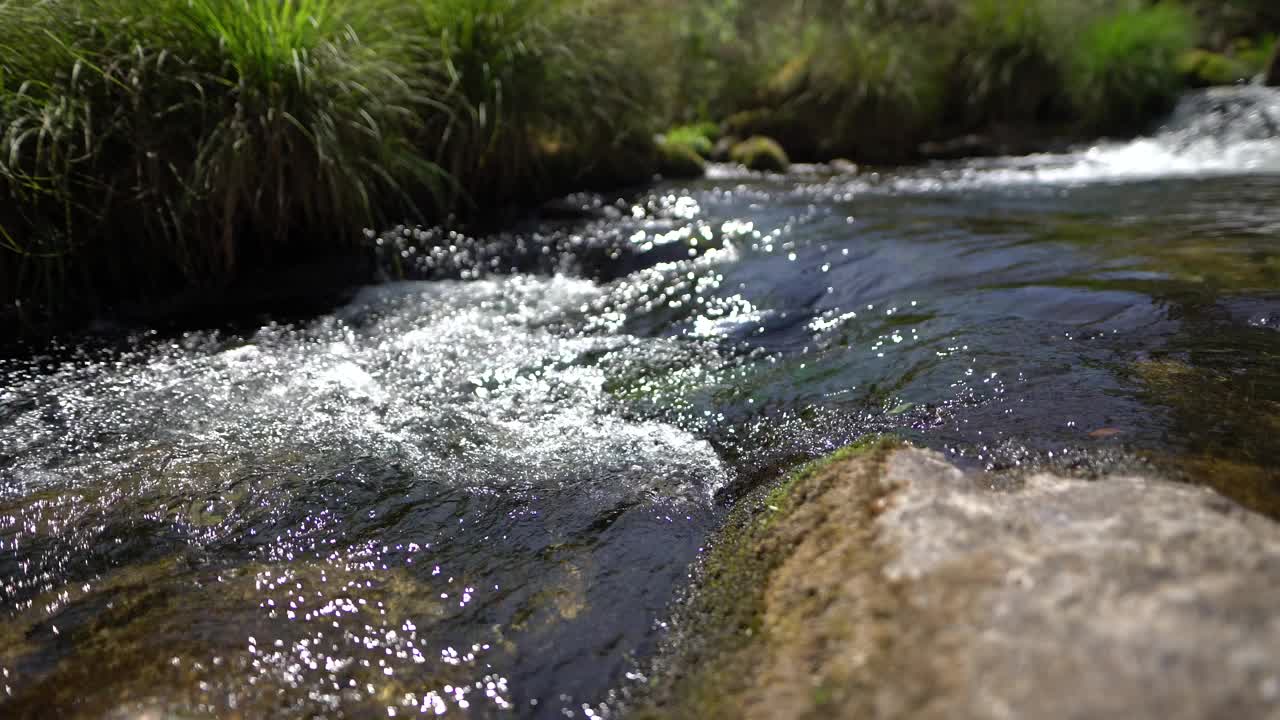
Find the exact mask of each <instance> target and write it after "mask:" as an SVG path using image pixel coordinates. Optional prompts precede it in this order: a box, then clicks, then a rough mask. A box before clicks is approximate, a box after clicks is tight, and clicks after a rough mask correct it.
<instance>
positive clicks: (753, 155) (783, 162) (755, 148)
mask: <svg viewBox="0 0 1280 720" xmlns="http://www.w3.org/2000/svg"><path fill="white" fill-rule="evenodd" d="M729 159H730V160H732V161H733V162H736V163H738V164H740V165H745V166H746V167H747V168H748V169H749V170H759V171H762V172H786V171H787V168H789V167H791V160H790V159H789V158H788V157H787V153H786V151H784V150H783V149H782V146H781V145H779V144H778V143H777V141H776V140H773V139H772V138H767V137H764V136H763V135H757V136H755V137H752V138H748V139H747V140H743V141H742V142H740V143H738V144H737V145H735V146H733V149H732V150H730V151H729Z"/></svg>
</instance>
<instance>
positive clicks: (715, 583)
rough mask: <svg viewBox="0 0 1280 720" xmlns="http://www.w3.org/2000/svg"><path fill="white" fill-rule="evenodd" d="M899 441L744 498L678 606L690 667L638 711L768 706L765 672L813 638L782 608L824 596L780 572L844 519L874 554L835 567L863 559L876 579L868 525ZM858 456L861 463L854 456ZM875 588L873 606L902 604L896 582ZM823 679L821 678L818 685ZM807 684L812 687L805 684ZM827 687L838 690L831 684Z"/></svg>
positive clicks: (659, 713) (709, 713) (704, 714)
mask: <svg viewBox="0 0 1280 720" xmlns="http://www.w3.org/2000/svg"><path fill="white" fill-rule="evenodd" d="M898 446H899V444H898V443H897V442H896V441H894V440H885V439H873V440H869V441H866V442H862V443H858V444H855V445H851V446H849V447H847V448H844V449H842V450H840V451H838V452H836V453H834V454H832V455H830V456H828V457H825V458H822V459H820V460H816V461H814V462H812V463H809V464H808V465H805V466H804V467H802V468H800V469H799V470H797V471H795V472H794V473H792V474H791V475H790V476H788V477H787V478H786V479H785V480H784V481H782V482H781V483H780V484H778V485H776V486H773V487H764V488H760V489H758V490H757V491H756V492H754V493H753V494H751V495H750V496H748V497H747V498H744V499H743V500H741V501H739V502H738V504H737V505H736V506H735V508H734V510H733V512H732V513H731V514H730V516H729V519H728V520H727V522H726V524H725V527H724V529H723V530H722V532H721V534H720V535H719V537H718V538H717V540H716V542H715V544H714V546H713V547H712V549H711V551H710V553H709V554H708V555H707V557H706V559H705V561H704V563H703V564H702V565H701V566H700V568H699V569H698V572H697V575H698V578H697V588H698V590H697V593H696V594H695V595H694V596H692V597H691V598H690V600H689V601H688V603H687V605H686V606H685V607H683V608H681V609H680V610H679V611H678V612H677V616H678V619H677V620H678V624H677V627H678V632H679V634H680V638H679V642H678V645H679V647H678V650H677V651H676V652H675V653H674V654H673V655H672V657H670V658H668V661H669V662H670V667H671V668H672V669H689V670H690V671H689V672H687V673H677V672H672V673H670V674H669V675H665V676H661V677H659V679H658V680H657V681H656V682H655V684H654V686H653V691H654V693H653V700H652V702H651V703H650V704H649V705H648V706H647V707H645V708H642V709H639V710H638V711H637V712H636V716H637V717H639V718H644V719H645V720H649V719H651V718H652V719H655V720H656V718H708V717H746V716H747V715H748V714H749V713H748V709H749V707H751V706H755V707H756V710H759V709H760V707H759V706H758V705H756V703H757V702H758V698H756V697H754V695H755V694H756V693H758V692H759V691H760V690H761V689H762V687H763V686H762V682H763V681H764V678H765V673H767V672H771V671H776V670H778V669H779V668H778V666H779V664H780V663H783V662H786V661H788V658H789V657H790V653H788V652H784V647H783V646H785V645H787V643H789V642H790V641H791V640H794V639H797V638H803V637H810V636H809V635H808V634H804V633H802V634H800V635H788V628H787V625H788V623H789V622H791V621H792V620H789V619H785V618H784V617H783V615H784V614H780V613H779V612H778V610H779V609H780V608H782V607H788V608H789V609H788V612H787V613H785V615H786V617H787V618H792V619H795V618H801V617H804V616H805V615H806V614H807V611H808V610H814V611H820V608H818V607H816V605H815V606H814V607H812V608H807V607H806V608H805V609H804V610H801V609H800V608H798V607H796V606H794V605H793V601H796V602H799V603H801V605H814V604H815V603H820V602H821V600H822V598H821V597H819V596H817V595H812V594H810V593H809V591H808V589H803V588H799V587H791V588H790V589H788V590H784V591H780V590H779V589H778V586H777V584H776V583H775V582H773V580H774V578H775V577H776V575H777V574H778V573H779V571H780V569H781V568H782V567H783V566H784V565H785V564H788V563H796V562H807V560H800V558H802V557H803V556H802V555H801V554H800V550H799V549H798V548H799V546H800V545H801V544H806V543H808V545H807V547H808V548H809V549H817V547H818V545H820V544H823V543H826V542H827V541H828V540H832V539H835V538H825V537H821V536H822V535H823V534H824V533H825V532H829V531H830V530H832V529H833V528H836V527H838V528H840V529H841V534H842V535H843V538H841V539H836V540H837V541H838V542H839V543H840V544H841V545H842V546H847V547H850V548H852V547H854V546H855V545H860V546H863V547H864V549H865V552H858V553H857V554H858V556H859V557H857V558H850V560H852V561H853V562H854V566H847V565H845V564H843V563H841V564H840V566H839V567H838V568H831V569H838V570H839V572H840V573H841V575H842V576H844V575H846V574H849V575H851V574H853V573H854V572H856V571H855V570H854V569H853V568H854V567H857V566H862V567H864V568H865V569H866V570H868V574H867V576H866V577H868V578H870V577H872V576H873V575H875V576H878V573H879V570H880V568H881V566H882V563H883V562H884V561H885V560H886V559H887V558H885V557H882V555H881V552H880V551H878V550H876V549H875V548H873V547H872V546H871V543H870V541H871V537H870V535H865V536H864V533H870V531H871V530H870V529H871V523H870V520H871V518H872V517H874V515H875V514H876V513H877V512H878V511H879V508H880V507H882V505H881V504H880V501H881V499H882V498H883V496H884V490H883V489H882V488H881V487H880V486H879V483H878V475H879V468H880V466H881V464H882V463H883V461H884V460H885V459H886V458H887V457H888V455H889V454H890V452H892V450H894V449H895V448H897V447H898ZM855 459H859V460H860V461H859V462H853V463H850V462H847V461H851V460H855ZM837 515H838V516H840V519H836V518H835V516H837ZM824 528H825V530H824ZM815 543H816V544H815ZM870 571H874V573H872V572H870ZM811 578H812V581H813V582H815V583H828V584H830V585H832V586H834V585H835V584H836V583H837V579H836V578H835V577H828V576H821V575H820V573H816V572H815V573H814V574H813V575H812V576H811ZM867 590H868V591H869V593H870V595H869V596H868V598H867V600H868V603H870V604H873V605H874V604H875V603H877V602H882V603H885V604H886V607H887V606H888V605H891V604H892V603H893V602H895V601H894V600H893V598H892V596H891V595H892V590H891V588H890V587H888V586H884V585H882V586H880V587H879V588H876V587H871V586H868V588H867ZM792 591H794V592H792ZM784 595H785V597H784ZM792 611H796V612H795V613H792ZM797 650H798V648H797ZM821 687H822V686H821V684H816V685H814V687H813V691H814V692H815V693H816V692H818V691H819V690H820V689H821ZM798 690H799V691H800V692H802V693H808V692H809V688H804V687H801V688H798ZM825 692H826V694H827V695H828V696H830V694H831V693H830V690H827V691H825ZM785 715H786V713H785V712H783V713H781V714H780V715H779V716H780V717H781V716H785Z"/></svg>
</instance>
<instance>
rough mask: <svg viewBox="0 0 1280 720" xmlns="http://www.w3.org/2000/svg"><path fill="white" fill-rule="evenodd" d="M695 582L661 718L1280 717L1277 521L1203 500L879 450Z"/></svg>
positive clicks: (821, 482) (797, 496)
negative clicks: (1003, 474)
mask: <svg viewBox="0 0 1280 720" xmlns="http://www.w3.org/2000/svg"><path fill="white" fill-rule="evenodd" d="M700 577H701V580H700V583H701V585H700V588H699V591H698V594H697V595H695V596H694V598H693V600H692V601H691V602H690V604H689V606H688V607H687V608H685V609H684V613H683V615H681V614H680V613H678V614H677V615H678V616H679V617H683V623H682V624H681V625H678V626H677V627H679V628H681V630H680V631H679V632H682V633H683V634H682V635H679V638H680V643H682V645H681V647H680V649H679V650H678V651H677V652H675V654H674V655H673V656H672V657H673V665H672V667H670V668H667V669H666V672H665V676H666V677H668V678H669V679H668V680H667V681H666V682H664V683H659V687H660V688H661V689H660V690H659V691H658V692H657V694H656V699H655V700H654V701H653V705H652V706H651V708H650V710H649V712H650V713H651V714H653V715H654V716H659V715H661V716H677V717H744V718H753V717H758V718H766V717H817V716H819V715H821V716H824V717H830V716H835V717H849V718H855V717H856V718H875V717H883V718H896V717H914V718H997V717H1001V718H1003V717H1034V718H1077V717H1081V718H1083V717H1088V718H1203V717H1259V718H1260V717H1276V716H1277V714H1278V713H1280V615H1277V613H1276V612H1275V608H1276V607H1277V606H1278V604H1280V526H1278V525H1276V524H1275V523H1274V522H1272V521H1270V520H1268V519H1266V518H1264V517H1262V516H1260V515H1256V514H1253V513H1251V512H1248V511H1246V510H1243V509H1241V508H1240V507H1238V506H1236V505H1235V504H1234V503H1232V502H1231V501H1229V500H1227V499H1225V498H1223V497H1221V496H1220V495H1218V494H1216V493H1214V492H1213V491H1211V490H1208V489H1205V488H1200V487H1195V486H1190V485H1180V484H1174V483H1169V482H1165V481H1160V480H1153V479H1149V478H1142V477H1107V478H1103V479H1100V480H1097V481H1085V480H1078V479H1068V478H1063V477H1058V476H1054V475H1049V474H1039V475H1034V476H1032V477H1029V478H1025V479H1023V480H1021V481H1017V482H1014V481H1011V480H1001V481H997V480H996V479H994V478H992V477H989V476H985V475H981V474H975V473H966V472H962V471H960V470H958V469H957V468H955V467H954V466H952V465H950V464H948V463H947V462H946V461H945V460H944V459H943V458H942V457H941V456H940V455H938V454H936V453H931V452H925V451H921V450H916V449H903V448H899V447H895V446H894V445H892V444H886V443H881V444H877V445H873V446H871V447H869V448H864V449H861V450H858V451H845V452H843V453H841V454H840V455H838V456H837V457H835V458H834V459H832V460H829V461H827V462H825V463H820V464H818V465H817V466H815V467H814V468H811V469H809V470H807V471H803V472H801V473H799V474H798V475H797V476H796V477H795V478H794V479H793V480H791V481H790V482H789V483H788V484H787V485H786V486H784V488H783V489H781V490H778V491H774V492H773V493H772V494H771V495H769V496H767V497H763V498H757V499H756V500H754V501H749V502H746V503H744V504H743V505H741V506H740V507H739V509H738V510H736V511H735V515H734V519H733V520H731V522H730V524H729V526H728V530H727V531H726V534H725V535H724V536H723V537H722V539H721V541H720V543H719V544H718V545H717V546H716V547H715V549H714V550H713V551H712V553H711V555H710V556H709V557H708V559H707V562H706V565H705V567H704V568H703V569H702V572H701V576H700ZM682 673H683V674H682ZM660 675H662V673H660ZM672 678H674V679H672ZM644 714H645V713H644V712H641V715H642V716H643V715H644Z"/></svg>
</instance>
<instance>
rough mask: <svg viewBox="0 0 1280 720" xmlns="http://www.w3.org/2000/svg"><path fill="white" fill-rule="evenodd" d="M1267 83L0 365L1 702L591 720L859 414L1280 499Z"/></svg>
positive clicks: (402, 237)
mask: <svg viewBox="0 0 1280 720" xmlns="http://www.w3.org/2000/svg"><path fill="white" fill-rule="evenodd" d="M1277 121H1280V96H1277V95H1276V94H1274V93H1272V92H1271V91H1266V90H1260V89H1253V88H1244V89H1235V90H1226V91H1223V90H1218V91H1211V92H1209V93H1203V94H1200V95H1196V96H1192V97H1189V98H1188V99H1187V100H1186V101H1185V102H1184V104H1183V106H1182V107H1181V108H1180V109H1179V111H1178V112H1177V113H1175V115H1174V117H1173V118H1172V119H1171V120H1170V123H1169V125H1168V126H1167V127H1166V128H1164V129H1163V130H1162V131H1161V132H1159V133H1158V134H1155V135H1153V136H1152V137H1150V138H1146V139H1140V140H1137V141H1135V142H1132V143H1123V144H1111V145H1101V146H1098V147H1095V148H1091V149H1088V150H1086V151H1082V152H1079V153H1075V154H1070V155H1059V156H1034V157H1029V158H1004V159H999V160H993V161H982V162H966V163H953V164H944V165H937V166H931V167H923V168H915V169H910V170H905V171H899V172H884V173H874V172H868V173H864V174H862V175H857V176H837V175H830V174H826V173H824V172H822V171H821V169H820V168H808V169H806V168H800V169H799V171H797V172H794V173H792V174H790V175H788V176H763V175H754V174H748V173H742V172H739V171H735V170H731V169H729V168H724V167H717V168H714V169H713V172H712V173H711V175H710V177H708V178H707V179H705V180H701V181H698V182H694V183H690V184H663V185H660V186H658V187H655V188H653V189H651V190H650V191H648V192H646V193H644V194H641V195H638V196H633V197H626V198H622V199H617V198H614V197H596V196H582V197H578V198H574V201H575V202H579V203H580V204H582V205H583V206H584V207H586V208H588V209H589V210H590V211H591V214H592V216H593V217H592V218H590V219H585V220H577V221H561V222H546V223H543V224H540V225H536V226H531V227H525V228H517V229H515V230H513V231H512V232H510V233H506V234H502V235H498V236H493V237H488V238H482V239H475V238H467V237H463V236H459V235H454V234H449V233H444V232H442V231H438V230H417V229H397V230H396V231H393V232H390V233H387V234H386V235H384V236H382V237H381V238H379V240H378V243H379V246H380V251H381V253H382V255H383V258H384V260H385V261H386V263H387V265H388V266H389V267H392V266H394V268H395V269H396V270H397V271H398V272H401V273H403V274H404V276H407V277H410V278H416V279H414V280H409V281H403V282H394V283H387V284H383V285H379V286H376V287H370V288H366V289H364V290H362V291H360V292H359V293H358V294H357V295H356V297H355V298H354V299H353V300H351V302H349V303H348V304H346V305H344V306H343V307H340V308H338V309H336V310H335V311H333V312H332V313H330V314H327V315H324V316H322V317H317V318H311V319H306V320H294V321H289V322H285V321H280V322H275V323H266V324H263V325H262V326H261V327H257V328H250V329H244V328H240V329H234V330H227V329H221V330H206V331H192V332H186V333H184V334H181V335H171V334H170V335H165V334H156V333H150V334H146V333H144V334H140V335H136V336H132V337H129V338H126V339H123V340H121V339H116V340H113V341H111V342H102V341H98V340H90V339H85V340H83V341H81V342H79V343H77V344H72V345H69V346H60V347H55V348H51V349H50V350H49V351H48V352H47V353H42V354H36V355H29V356H27V357H24V358H21V359H10V360H4V361H0V690H2V693H0V714H2V715H6V716H32V717H37V716H67V715H74V714H82V715H86V716H110V717H117V716H118V717H152V716H165V715H170V714H173V715H177V716H182V717H186V716H192V715H194V716H203V715H217V716H220V717H234V716H243V717H260V716H263V715H266V714H272V715H278V716H283V717H306V716H313V715H323V716H328V717H344V716H345V717H371V716H381V717H387V716H391V717H406V716H418V715H421V714H423V713H425V714H427V715H435V714H440V713H449V714H450V715H453V714H458V713H462V714H466V715H470V716H475V717H488V716H493V715H500V714H504V713H514V714H515V715H517V716H524V717H566V716H568V717H590V716H593V715H608V714H610V713H611V712H613V710H612V708H613V707H614V706H615V705H614V703H615V702H616V698H617V694H618V691H619V688H625V687H627V686H629V685H630V684H632V683H635V682H637V681H639V677H640V676H641V675H642V674H643V672H644V668H645V659H646V658H648V657H650V656H651V655H652V653H653V652H654V649H655V647H656V646H657V644H658V643H660V642H661V639H662V637H663V621H664V617H665V616H666V612H667V609H668V607H669V604H670V603H671V602H672V599H673V598H674V597H675V596H676V595H677V593H678V592H679V591H680V590H681V588H682V587H684V585H685V584H686V583H687V576H688V571H689V565H690V563H691V562H692V561H693V560H694V559H695V558H696V556H697V554H698V552H699V550H700V548H701V547H702V546H703V545H704V543H705V542H706V540H707V538H708V537H709V534H710V533H711V532H712V531H713V530H714V529H715V527H716V525H717V522H718V521H719V519H720V518H721V517H722V515H723V513H724V511H725V508H726V507H727V506H728V505H730V504H731V503H732V501H733V499H734V498H735V497H737V496H738V495H740V493H741V492H743V491H744V490H745V489H748V488H750V487H752V486H753V485H755V484H757V483H759V482H764V481H768V480H770V479H772V478H775V477H777V475H778V473H779V472H781V471H782V470H783V469H785V468H787V467H790V466H792V465H793V464H794V463H796V462H798V461H800V460H803V459H805V458H809V457H813V456H815V455H819V454H822V453H825V452H828V451H830V450H832V449H834V448H836V447H839V446H841V445H842V444H845V443H847V442H850V441H852V440H854V439H855V438H858V437H859V436H861V435H864V434H866V433H870V432H893V433H896V434H899V435H901V436H905V437H907V438H909V439H911V440H913V441H914V442H917V443H920V444H922V445H926V446H930V447H934V448H938V449H940V450H943V451H944V452H946V453H949V454H950V455H952V456H953V457H955V458H957V459H958V461H959V462H962V463H971V464H978V465H985V466H987V467H990V468H993V469H1006V468H1011V469H1017V468H1022V467H1035V466H1044V465H1053V466H1056V467H1059V468H1060V469H1066V470H1070V471H1073V472H1079V473H1086V474H1088V473H1096V472H1100V471H1106V470H1108V469H1113V468H1117V467H1131V466H1133V465H1144V466H1152V467H1153V468H1155V469H1156V470H1157V471H1159V472H1162V473H1166V474H1170V475H1172V476H1175V477H1179V478H1182V479H1186V480H1188V481H1192V482H1205V483H1209V484H1212V485H1214V486H1215V487H1218V488H1219V489H1220V490H1222V491H1223V492H1224V493H1226V494H1228V495H1230V496H1232V497H1234V498H1236V499H1238V500H1240V501H1241V502H1243V503H1245V504H1247V505H1249V506H1251V507H1254V508H1255V509H1258V510H1261V511H1263V512H1267V513H1270V514H1272V515H1273V516H1275V515H1280V475H1278V474H1277V460H1280V202H1277V201H1278V200H1280V139H1277V138H1276V137H1275V136H1276V134H1277V133H1276V131H1275V123H1276V122H1277Z"/></svg>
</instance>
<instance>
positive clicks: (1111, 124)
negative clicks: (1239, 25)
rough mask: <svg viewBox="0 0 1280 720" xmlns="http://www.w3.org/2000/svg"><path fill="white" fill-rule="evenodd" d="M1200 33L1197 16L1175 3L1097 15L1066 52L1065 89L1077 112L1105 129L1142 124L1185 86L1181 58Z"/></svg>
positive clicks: (1192, 45) (1136, 126)
mask: <svg viewBox="0 0 1280 720" xmlns="http://www.w3.org/2000/svg"><path fill="white" fill-rule="evenodd" d="M1196 38H1197V28H1196V23H1195V18H1194V17H1193V16H1192V14H1191V13H1190V12H1189V11H1188V10H1186V9H1184V8H1182V7H1181V6H1178V5H1176V4H1171V3H1160V4H1158V5H1154V6H1151V7H1143V8H1136V9H1132V10H1121V11H1119V12H1116V13H1112V14H1107V15H1104V16H1102V17H1099V18H1097V19H1096V20H1094V21H1093V22H1092V23H1090V24H1089V25H1088V26H1087V27H1086V28H1085V29H1084V31H1083V33H1082V34H1081V35H1080V36H1079V39H1078V40H1077V41H1076V42H1074V43H1072V44H1071V46H1070V48H1069V50H1068V52H1067V61H1066V88H1067V92H1068V95H1069V97H1070V98H1071V101H1072V104H1073V105H1074V107H1075V110H1076V112H1077V113H1078V114H1079V116H1080V117H1081V118H1082V119H1083V120H1084V121H1085V122H1086V123H1087V124H1088V125H1089V126H1091V127H1096V128H1099V129H1103V130H1109V129H1136V128H1141V126H1142V125H1143V124H1144V123H1147V122H1149V121H1150V119H1151V118H1152V117H1153V115H1154V114H1155V113H1156V112H1158V111H1160V110H1161V109H1163V108H1164V107H1166V106H1168V105H1169V104H1170V102H1171V100H1172V98H1173V97H1174V96H1175V95H1176V94H1177V92H1178V91H1179V89H1180V88H1181V85H1182V80H1181V77H1180V73H1179V70H1178V58H1179V56H1180V55H1181V54H1182V53H1183V52H1184V51H1186V50H1187V49H1189V48H1191V47H1194V45H1195V42H1196Z"/></svg>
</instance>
